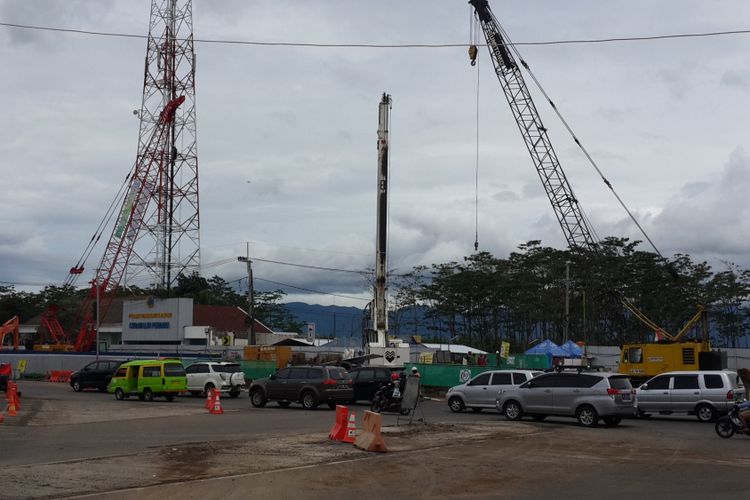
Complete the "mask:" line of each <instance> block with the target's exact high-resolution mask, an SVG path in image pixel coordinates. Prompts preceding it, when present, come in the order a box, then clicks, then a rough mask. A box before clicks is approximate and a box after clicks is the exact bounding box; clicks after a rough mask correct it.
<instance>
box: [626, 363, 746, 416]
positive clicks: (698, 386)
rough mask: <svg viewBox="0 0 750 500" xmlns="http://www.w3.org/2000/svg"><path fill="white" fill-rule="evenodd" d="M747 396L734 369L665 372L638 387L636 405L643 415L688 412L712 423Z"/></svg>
mask: <svg viewBox="0 0 750 500" xmlns="http://www.w3.org/2000/svg"><path fill="white" fill-rule="evenodd" d="M744 395H745V388H744V386H743V385H742V381H741V380H740V378H739V376H738V375H737V372H734V371H731V370H710V371H709V370H703V371H679V372H666V373H662V374H661V375H657V376H655V377H653V378H652V379H650V380H647V381H646V382H645V383H644V384H642V385H641V386H640V387H639V388H638V389H637V390H636V403H635V404H636V409H637V414H638V416H641V417H649V416H651V414H654V413H656V414H660V415H669V414H672V413H687V414H688V415H696V416H697V417H698V420H700V421H701V422H711V421H712V420H715V419H716V417H717V416H718V415H720V414H724V413H727V412H728V411H729V409H730V408H731V407H732V405H733V404H734V402H735V401H738V400H741V399H743V398H744Z"/></svg>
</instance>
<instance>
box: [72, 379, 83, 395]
mask: <svg viewBox="0 0 750 500" xmlns="http://www.w3.org/2000/svg"><path fill="white" fill-rule="evenodd" d="M70 385H71V387H73V390H74V391H76V392H81V391H82V390H83V387H81V383H80V382H79V381H77V380H76V381H75V382H73V383H72V384H70Z"/></svg>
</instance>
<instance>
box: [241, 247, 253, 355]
mask: <svg viewBox="0 0 750 500" xmlns="http://www.w3.org/2000/svg"><path fill="white" fill-rule="evenodd" d="M248 253H249V252H248ZM237 260H238V261H240V262H246V263H247V313H248V315H249V316H250V339H249V343H250V345H256V344H257V342H256V339H255V310H254V308H253V303H254V302H255V290H254V287H253V261H252V260H250V258H249V256H248V257H237Z"/></svg>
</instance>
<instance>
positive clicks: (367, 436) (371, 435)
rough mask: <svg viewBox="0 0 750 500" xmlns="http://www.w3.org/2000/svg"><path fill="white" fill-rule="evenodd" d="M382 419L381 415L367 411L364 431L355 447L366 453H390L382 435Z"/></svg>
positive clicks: (355, 442)
mask: <svg viewBox="0 0 750 500" xmlns="http://www.w3.org/2000/svg"><path fill="white" fill-rule="evenodd" d="M382 418H383V417H382V415H380V413H375V412H372V411H365V418H364V421H363V423H362V427H363V430H362V433H361V434H360V435H359V436H357V439H356V440H355V441H354V446H356V447H357V448H361V449H363V450H365V451H377V452H380V453H385V452H386V451H388V448H387V447H386V446H385V441H384V440H383V436H382V435H381V434H380V425H381V422H382Z"/></svg>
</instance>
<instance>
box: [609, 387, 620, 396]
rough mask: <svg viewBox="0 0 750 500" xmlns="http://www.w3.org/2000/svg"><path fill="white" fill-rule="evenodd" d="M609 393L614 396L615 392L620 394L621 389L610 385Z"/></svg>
mask: <svg viewBox="0 0 750 500" xmlns="http://www.w3.org/2000/svg"><path fill="white" fill-rule="evenodd" d="M607 394H609V395H610V396H614V395H615V394H620V390H619V389H612V388H611V387H608V388H607Z"/></svg>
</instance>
